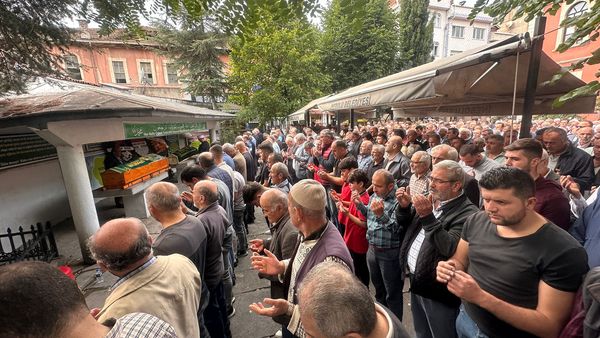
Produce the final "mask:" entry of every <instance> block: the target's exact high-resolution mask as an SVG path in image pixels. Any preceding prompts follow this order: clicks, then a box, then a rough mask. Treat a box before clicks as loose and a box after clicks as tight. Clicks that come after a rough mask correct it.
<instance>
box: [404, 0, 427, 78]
mask: <svg viewBox="0 0 600 338" xmlns="http://www.w3.org/2000/svg"><path fill="white" fill-rule="evenodd" d="M428 6H429V0H401V1H400V21H399V22H400V28H399V30H400V43H399V56H400V58H399V60H398V64H399V68H400V69H401V70H405V69H410V68H413V67H417V66H420V65H422V64H424V63H427V62H430V61H431V60H432V59H433V57H432V56H431V49H432V48H433V20H429V13H428V11H427V7H428Z"/></svg>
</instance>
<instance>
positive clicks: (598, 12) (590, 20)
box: [469, 0, 600, 106]
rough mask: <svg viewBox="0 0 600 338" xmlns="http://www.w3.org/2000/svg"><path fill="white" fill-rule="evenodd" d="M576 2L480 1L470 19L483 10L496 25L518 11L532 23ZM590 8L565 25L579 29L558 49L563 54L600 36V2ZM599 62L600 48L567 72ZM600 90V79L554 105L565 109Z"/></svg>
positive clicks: (518, 14) (573, 65) (563, 24)
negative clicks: (510, 13) (579, 99)
mask: <svg viewBox="0 0 600 338" xmlns="http://www.w3.org/2000/svg"><path fill="white" fill-rule="evenodd" d="M573 3H575V0H566V1H564V2H563V1H558V0H528V1H523V0H520V1H515V0H477V2H476V3H475V7H474V8H473V11H472V12H471V14H470V15H469V19H473V18H474V17H475V15H477V13H479V12H481V11H483V12H485V13H486V14H488V15H490V16H491V17H493V18H494V20H495V21H496V22H501V21H502V20H504V17H506V15H507V14H508V13H509V12H511V11H512V10H515V15H514V19H518V18H524V19H525V20H526V21H531V20H533V19H534V18H535V17H537V16H539V15H541V14H543V15H554V14H556V13H557V11H558V10H559V9H560V8H561V6H562V5H563V4H564V6H565V8H568V7H569V6H570V5H572V4H573ZM588 6H589V8H588V10H587V12H585V13H583V14H582V15H580V16H578V17H575V18H571V19H568V20H563V21H562V22H561V24H560V25H561V27H567V26H573V27H575V30H574V32H573V34H572V35H571V36H570V37H569V38H568V39H567V40H566V41H564V42H563V43H561V44H560V45H559V46H558V48H557V50H558V51H559V52H564V51H566V50H568V49H569V48H571V47H572V46H577V45H578V44H580V43H582V42H583V41H585V40H586V39H589V40H591V41H595V40H596V39H597V38H598V36H599V35H600V33H599V29H600V1H590V2H589V3H588ZM599 62H600V49H596V50H595V51H593V53H592V55H590V56H589V57H586V58H585V59H583V60H581V61H579V62H576V63H574V64H572V65H571V67H569V69H568V70H567V71H570V70H576V69H580V68H582V67H583V66H584V65H586V64H587V65H595V64H598V63H599ZM560 77H561V75H560V74H558V76H555V77H554V78H553V80H554V81H556V80H558V79H559V78H560ZM596 77H600V72H598V73H596ZM599 89H600V82H599V81H598V80H595V81H591V82H590V83H588V84H587V85H585V86H583V87H580V88H577V89H575V90H573V91H571V92H569V93H567V94H565V95H564V96H562V97H560V98H558V99H556V100H555V101H554V106H561V105H563V104H564V103H565V102H566V101H568V100H571V99H573V98H575V97H578V96H582V95H595V93H596V92H597V91H598V90H599Z"/></svg>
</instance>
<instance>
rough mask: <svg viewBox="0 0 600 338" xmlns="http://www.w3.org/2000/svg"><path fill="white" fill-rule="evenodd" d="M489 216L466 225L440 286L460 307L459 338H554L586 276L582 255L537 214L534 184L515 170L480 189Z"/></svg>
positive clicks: (491, 174)
mask: <svg viewBox="0 0 600 338" xmlns="http://www.w3.org/2000/svg"><path fill="white" fill-rule="evenodd" d="M479 185H480V187H481V195H482V197H483V201H484V207H485V212H479V213H476V214H474V215H473V216H471V217H470V218H469V219H467V221H466V222H465V224H464V227H463V233H462V238H461V240H460V242H459V244H458V248H457V250H456V253H455V254H454V256H452V258H451V259H450V260H448V261H443V262H440V263H439V264H438V267H437V279H438V281H439V282H442V283H447V287H448V290H449V291H450V292H452V293H453V294H455V295H456V296H458V297H460V298H461V299H462V301H463V305H462V306H461V311H460V314H459V316H458V318H457V320H456V330H457V332H458V336H459V337H481V335H479V334H480V333H483V334H484V336H487V337H511V338H519V337H535V336H540V337H557V336H558V335H559V333H560V331H561V329H562V328H563V326H564V324H565V323H566V321H567V319H568V318H569V314H570V312H571V307H572V304H573V299H574V298H575V292H577V289H578V288H579V286H580V285H581V282H582V278H583V276H584V274H585V273H586V272H587V270H588V266H587V255H586V253H585V251H584V249H583V248H582V247H581V246H580V245H579V243H577V242H576V241H575V240H574V239H573V238H572V237H571V236H570V235H569V234H568V233H567V232H565V231H564V230H562V229H560V228H559V227H558V226H556V225H555V224H553V223H550V222H548V221H547V220H546V219H545V218H544V217H542V216H540V215H539V214H538V213H536V212H535V211H534V207H535V201H536V200H535V183H534V181H533V179H532V178H531V176H530V175H529V174H527V173H526V172H524V171H521V170H519V169H516V168H505V167H501V168H495V169H492V170H490V171H488V172H487V173H485V174H484V175H483V176H482V177H481V180H480V181H479Z"/></svg>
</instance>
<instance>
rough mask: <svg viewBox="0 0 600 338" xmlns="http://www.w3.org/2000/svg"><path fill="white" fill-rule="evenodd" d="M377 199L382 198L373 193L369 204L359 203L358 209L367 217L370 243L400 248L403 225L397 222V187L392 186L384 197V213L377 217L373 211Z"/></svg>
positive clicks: (380, 246) (388, 247)
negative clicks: (372, 205) (372, 206)
mask: <svg viewBox="0 0 600 338" xmlns="http://www.w3.org/2000/svg"><path fill="white" fill-rule="evenodd" d="M375 199H381V198H380V197H378V196H376V194H373V195H372V196H371V198H370V199H369V205H368V206H365V205H363V204H361V205H358V206H357V209H358V211H360V212H361V213H362V214H363V215H365V217H366V218H367V240H368V241H369V244H370V245H373V246H375V247H377V248H382V249H391V248H399V247H400V243H401V238H400V229H401V226H400V225H399V224H398V222H396V212H395V211H396V207H397V206H398V201H396V188H392V190H390V192H389V193H388V194H387V196H385V198H383V215H381V217H377V216H376V215H375V213H373V211H371V203H373V201H374V200H375Z"/></svg>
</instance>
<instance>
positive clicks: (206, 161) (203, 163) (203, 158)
mask: <svg viewBox="0 0 600 338" xmlns="http://www.w3.org/2000/svg"><path fill="white" fill-rule="evenodd" d="M198 164H199V165H200V167H202V168H204V169H210V168H212V167H213V166H214V165H215V158H214V156H213V154H212V153H210V152H208V151H205V152H203V153H201V154H200V155H198Z"/></svg>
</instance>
